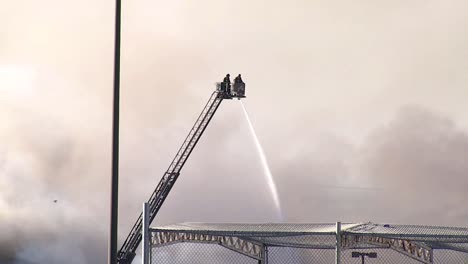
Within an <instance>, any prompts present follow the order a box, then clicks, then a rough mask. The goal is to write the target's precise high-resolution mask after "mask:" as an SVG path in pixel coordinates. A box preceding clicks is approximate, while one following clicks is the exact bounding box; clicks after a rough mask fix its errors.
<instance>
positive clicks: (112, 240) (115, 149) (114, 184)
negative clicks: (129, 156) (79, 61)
mask: <svg viewBox="0 0 468 264" xmlns="http://www.w3.org/2000/svg"><path fill="white" fill-rule="evenodd" d="M120 17H121V0H116V1H115V42H114V102H113V103H114V105H113V107H114V108H113V118H112V178H111V199H110V203H111V204H110V207H111V212H110V232H109V233H110V234H109V256H108V261H109V262H108V263H109V264H117V224H118V209H119V111H120V109H119V102H120Z"/></svg>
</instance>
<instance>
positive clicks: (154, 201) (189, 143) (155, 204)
mask: <svg viewBox="0 0 468 264" xmlns="http://www.w3.org/2000/svg"><path fill="white" fill-rule="evenodd" d="M223 99H232V96H231V95H230V94H227V92H224V91H222V90H221V91H220V90H216V91H214V92H213V94H212V95H211V97H210V99H209V100H208V103H207V104H206V105H205V107H204V108H203V111H202V112H201V114H200V116H199V117H198V119H197V121H196V122H195V125H194V126H193V127H192V129H191V130H190V133H189V134H188V136H187V138H185V141H184V143H183V144H182V146H181V147H180V149H179V151H178V152H177V154H176V156H175V158H174V159H173V160H172V162H171V165H170V166H169V168H168V169H167V171H166V173H164V175H163V177H162V179H161V181H160V182H159V184H158V186H157V187H156V189H155V190H154V192H153V194H152V195H151V197H150V198H149V200H148V204H149V211H150V213H149V218H150V222H152V221H153V219H154V217H155V216H156V214H157V213H158V211H159V209H160V208H161V206H162V204H163V203H164V200H165V199H166V198H167V195H168V194H169V192H170V191H171V189H172V187H173V186H174V183H175V182H176V180H177V178H178V177H179V174H180V171H181V170H182V168H183V167H184V164H185V162H186V161H187V159H188V157H189V156H190V154H191V153H192V151H193V149H194V148H195V145H196V144H197V142H198V140H199V139H200V137H201V136H202V134H203V132H204V131H205V129H206V127H207V126H208V124H209V123H210V121H211V119H212V118H213V116H214V114H215V113H216V110H217V109H218V107H219V105H220V104H221V102H222V101H223ZM142 224H143V223H142V214H140V216H139V217H138V219H137V221H136V222H135V224H134V225H133V228H132V229H131V231H130V234H129V235H128V237H127V239H126V240H125V242H124V243H123V245H122V247H121V249H120V250H119V252H118V255H117V261H118V263H119V264H130V263H132V261H133V258H135V251H136V250H137V248H138V246H139V244H140V242H141V239H142V237H141V236H142V235H141V230H142V229H141V228H142Z"/></svg>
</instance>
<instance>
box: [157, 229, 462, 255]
mask: <svg viewBox="0 0 468 264" xmlns="http://www.w3.org/2000/svg"><path fill="white" fill-rule="evenodd" d="M151 229H152V232H164V233H177V234H198V235H211V236H231V237H238V238H243V239H246V240H249V241H256V242H259V243H263V244H266V245H270V246H288V247H307V248H334V247H335V244H336V224H335V223H318V224H317V223H310V224H308V223H258V224H255V223H180V224H174V225H167V226H162V227H154V228H151ZM341 234H342V235H343V238H345V237H347V238H348V240H349V241H351V240H350V239H354V240H355V241H359V243H354V242H353V243H354V245H355V246H356V247H358V246H359V247H371V244H370V242H373V241H374V240H372V239H368V238H379V239H381V241H382V239H387V240H388V239H393V240H395V239H398V240H405V241H411V242H416V243H420V244H421V245H424V246H427V247H430V248H432V249H451V250H457V251H464V252H468V228H463V227H442V226H423V225H393V224H376V223H370V222H369V223H342V224H341ZM362 238H366V239H367V240H362ZM349 241H348V242H349ZM363 241H365V242H363ZM385 243H387V244H388V243H389V242H385ZM385 243H380V244H381V245H380V247H383V246H384V245H386V244H385ZM350 245H351V244H350ZM376 245H377V247H378V243H372V246H373V247H376Z"/></svg>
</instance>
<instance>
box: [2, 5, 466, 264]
mask: <svg viewBox="0 0 468 264" xmlns="http://www.w3.org/2000/svg"><path fill="white" fill-rule="evenodd" d="M0 6H1V7H2V8H1V9H0V25H2V26H0V118H1V120H3V122H0V231H1V232H2V236H1V237H0V249H1V250H0V262H2V263H4V262H6V263H8V262H7V261H12V262H13V261H30V262H26V263H35V262H34V261H37V263H52V264H54V263H63V262H64V261H65V260H66V261H68V263H77V264H78V263H100V262H103V261H104V260H105V259H106V255H105V254H106V248H107V229H108V228H107V221H108V212H109V210H108V205H109V200H108V197H109V178H110V150H111V139H110V135H111V134H110V129H111V106H112V102H111V99H112V71H113V69H112V65H113V57H112V56H113V23H114V21H113V18H114V17H113V16H114V10H113V8H114V7H113V3H112V1H90V0H84V1H58V0H42V1H32V0H17V1H6V0H0ZM467 8H468V3H467V2H466V1H462V0H454V1H435V0H412V1H400V0H396V1H395V0H394V1H370V0H361V1H323V0H320V1H318V0H317V1H311V0H310V1H300V0H296V1H252V0H250V1H246V0H245V1H244V0H238V1H224V0H199V1H181V0H173V1H157V0H156V1H155V0H153V1H144V0H140V1H124V3H123V17H122V18H123V25H122V76H121V79H122V86H121V89H122V102H121V111H122V120H121V136H122V137H121V182H120V197H121V208H120V209H121V211H120V227H121V229H120V232H121V233H120V234H121V236H122V238H124V237H125V236H126V235H127V231H128V230H129V229H130V227H131V225H132V224H133V221H134V220H136V217H137V214H138V213H139V211H140V210H141V203H142V202H143V201H145V200H146V199H147V198H148V197H149V195H150V193H151V192H152V191H153V189H154V187H155V186H156V184H157V182H158V181H159V179H160V177H161V175H162V174H163V172H164V171H165V169H166V168H167V166H168V165H169V162H170V161H171V160H172V157H173V155H174V154H175V153H176V150H177V148H178V147H179V146H180V144H181V143H182V140H183V139H184V137H185V135H186V133H188V131H189V129H190V128H191V126H192V124H193V122H194V121H195V118H196V117H197V116H198V113H199V112H200V111H201V109H202V107H203V105H204V103H205V102H206V100H207V99H208V97H209V95H210V93H211V92H212V90H213V89H214V83H215V82H216V81H219V80H221V79H222V77H223V76H224V75H225V74H226V73H228V72H229V73H231V75H235V74H237V73H242V76H243V79H244V81H245V82H246V83H247V96H248V98H247V99H245V101H244V102H245V104H246V107H247V109H248V111H249V112H250V114H251V118H252V121H253V123H254V126H255V128H256V130H257V132H258V136H259V138H260V141H261V142H262V144H263V146H264V148H265V151H266V155H267V157H268V160H269V163H270V165H271V167H272V173H273V177H274V178H275V181H276V183H277V185H278V190H279V196H280V200H281V203H282V208H283V215H284V218H285V220H286V221H299V222H335V221H339V220H341V221H376V222H393V223H414V224H439V225H458V226H460V225H466V222H467V221H468V209H467V208H466V203H467V202H468V199H467V198H468V196H467V195H466V186H467V185H468V177H467V172H468V164H467V163H466V157H467V154H468V116H467V115H466V112H467V111H468V106H466V98H468V88H467V84H468V49H467V48H466V47H468V32H467V31H468V17H467V16H466V10H467ZM241 111H242V110H241V107H240V104H239V103H238V102H236V101H227V102H223V104H222V105H221V108H220V109H219V112H218V113H217V114H216V116H215V118H214V119H213V121H212V124H210V127H209V128H208V130H207V132H206V134H205V135H204V137H203V138H202V140H201V141H200V142H199V145H198V146H197V149H196V150H195V151H194V153H193V156H192V157H191V159H190V160H189V162H188V163H187V165H186V167H185V168H184V170H183V172H182V175H181V177H180V179H179V180H178V182H177V184H176V186H175V187H174V189H173V192H172V193H171V195H170V196H169V198H168V199H167V202H166V204H165V205H164V207H163V209H162V210H161V213H160V215H159V216H158V220H157V222H156V223H154V224H165V223H170V222H181V221H207V222H238V221H256V222H259V221H260V222H262V221H270V222H271V221H278V219H277V218H276V215H277V212H275V209H274V207H273V204H272V202H271V196H270V193H269V191H268V189H267V187H266V185H265V182H264V175H263V172H262V168H261V164H260V160H259V157H258V155H257V152H256V149H255V145H254V143H253V140H252V137H251V135H250V134H249V133H250V132H249V129H248V126H247V123H246V121H245V119H244V117H243V116H242V112H241ZM54 199H58V200H59V202H58V203H57V204H55V203H53V202H52V201H53V200H54ZM57 252H60V254H59V253H57ZM70 254H74V256H75V258H73V259H72V260H69V257H68V256H69V255H70ZM70 261H71V262H70ZM13 263H14V262H13ZM18 263H21V262H18Z"/></svg>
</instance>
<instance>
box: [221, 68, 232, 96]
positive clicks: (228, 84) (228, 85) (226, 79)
mask: <svg viewBox="0 0 468 264" xmlns="http://www.w3.org/2000/svg"><path fill="white" fill-rule="evenodd" d="M223 83H224V85H225V86H226V92H227V93H228V94H231V75H229V73H228V74H226V77H224V80H223Z"/></svg>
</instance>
